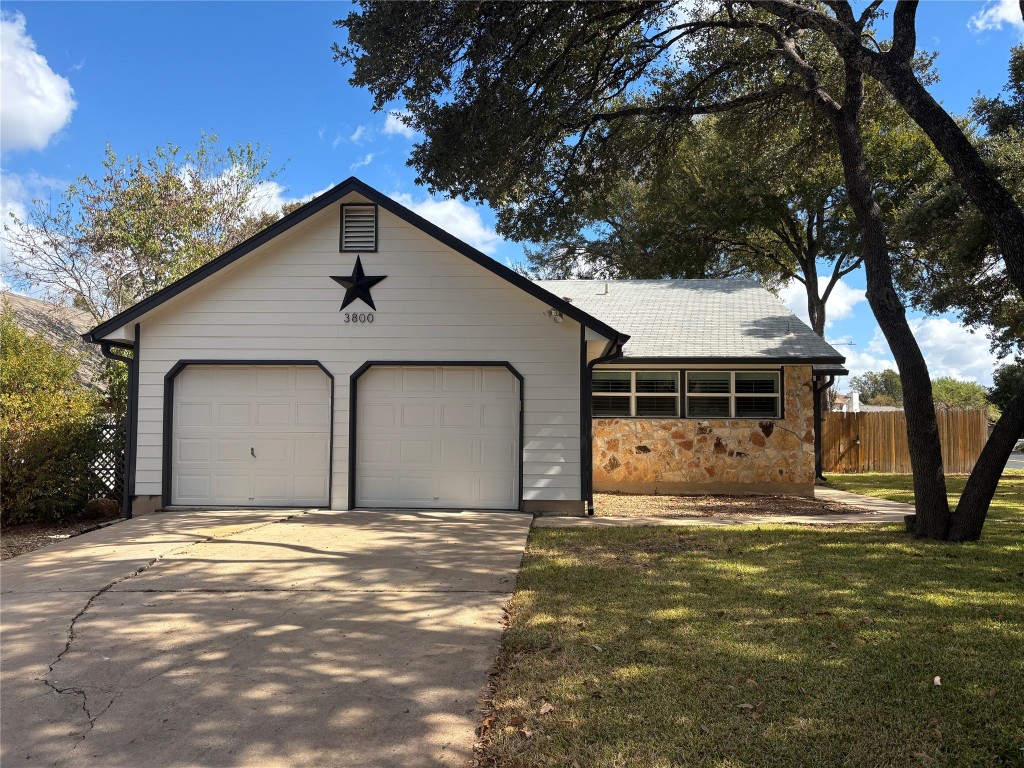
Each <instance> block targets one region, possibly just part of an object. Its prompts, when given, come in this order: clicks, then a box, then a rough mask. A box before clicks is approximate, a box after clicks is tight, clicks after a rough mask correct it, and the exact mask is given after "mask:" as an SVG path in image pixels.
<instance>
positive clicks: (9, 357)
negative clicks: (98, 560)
mask: <svg viewBox="0 0 1024 768" xmlns="http://www.w3.org/2000/svg"><path fill="white" fill-rule="evenodd" d="M80 362H81V361H80V360H79V359H78V357H77V356H76V355H75V354H74V353H72V352H71V351H70V350H68V349H66V348H62V347H56V346H54V345H53V344H50V343H49V342H48V341H46V340H45V339H44V338H42V337H40V336H35V335H31V334H29V333H27V332H26V331H25V330H24V329H22V328H21V327H20V326H19V325H18V324H17V322H16V320H15V316H14V313H13V312H12V311H10V309H9V308H8V307H6V306H4V307H2V308H0V471H2V474H3V485H2V501H3V504H2V508H3V522H4V523H5V524H17V523H24V522H28V521H30V520H36V519H51V518H60V517H65V516H67V515H70V514H74V513H75V512H78V511H81V509H82V508H83V506H84V505H85V502H86V501H88V500H89V499H90V498H92V497H93V496H95V495H96V494H98V493H100V492H102V491H103V487H102V485H101V483H100V482H99V480H98V478H97V477H96V476H95V474H94V473H93V472H92V471H91V465H92V463H93V461H94V460H95V458H96V452H97V450H98V441H97V437H98V433H97V430H96V416H97V412H98V408H99V405H100V403H99V398H98V396H97V395H96V394H95V393H94V392H92V391H90V390H88V389H86V387H85V386H84V385H83V384H82V383H81V382H80V381H79V380H78V375H77V374H78V366H79V364H80Z"/></svg>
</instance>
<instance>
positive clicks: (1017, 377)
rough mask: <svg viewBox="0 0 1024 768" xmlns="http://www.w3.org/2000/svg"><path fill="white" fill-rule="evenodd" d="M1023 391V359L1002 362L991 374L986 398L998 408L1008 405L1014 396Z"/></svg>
mask: <svg viewBox="0 0 1024 768" xmlns="http://www.w3.org/2000/svg"><path fill="white" fill-rule="evenodd" d="M1021 392H1024V360H1015V361H1013V362H1009V363H1004V364H1003V365H1000V366H999V367H998V368H996V370H995V373H993V374H992V387H991V388H990V389H989V390H988V399H989V401H990V402H991V403H992V404H993V405H995V406H996V407H997V408H999V409H1000V410H1005V409H1006V408H1007V407H1009V405H1010V403H1011V401H1012V400H1013V398H1014V397H1016V396H1017V395H1019V394H1020V393H1021Z"/></svg>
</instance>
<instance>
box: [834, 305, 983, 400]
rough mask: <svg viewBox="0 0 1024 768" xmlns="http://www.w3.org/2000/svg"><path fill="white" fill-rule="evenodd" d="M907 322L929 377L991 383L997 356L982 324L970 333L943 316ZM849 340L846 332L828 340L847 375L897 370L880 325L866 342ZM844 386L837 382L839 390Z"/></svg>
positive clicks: (914, 319)
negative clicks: (846, 369) (864, 343)
mask: <svg viewBox="0 0 1024 768" xmlns="http://www.w3.org/2000/svg"><path fill="white" fill-rule="evenodd" d="M908 322H909V323H910V328H911V330H912V331H913V333H914V338H916V339H917V343H918V345H919V346H920V347H921V352H922V353H923V354H924V359H925V362H927V363H928V373H929V374H930V375H931V377H932V378H933V379H937V378H940V377H942V376H951V377H953V378H954V379H960V380H961V381H974V382H977V383H978V384H982V385H984V386H989V385H990V384H991V383H992V371H993V370H994V369H995V366H996V364H997V363H998V360H997V359H996V357H995V356H994V355H993V354H992V353H991V352H989V345H988V339H987V338H986V336H985V329H984V328H982V329H980V330H978V331H975V332H974V333H971V331H970V329H968V328H966V327H965V326H963V325H960V324H959V323H956V322H953V321H952V320H949V319H948V318H945V317H912V318H908ZM850 340H851V339H850V336H842V337H840V338H838V339H829V342H830V343H831V344H833V345H835V346H836V348H837V349H838V350H839V351H840V352H841V353H842V354H844V355H846V367H847V368H848V369H849V370H850V376H851V377H853V376H859V375H861V374H863V373H864V372H866V371H883V370H885V369H886V368H891V369H892V370H897V369H896V363H895V361H894V360H893V356H892V352H891V351H890V350H889V344H888V343H887V342H886V340H885V336H884V335H883V334H882V329H881V328H878V327H877V326H876V327H875V330H874V334H873V335H872V337H871V340H870V341H869V342H868V343H867V344H866V345H863V346H860V345H849V342H850ZM847 381H849V379H847ZM848 388H849V387H848V386H846V385H842V386H841V389H843V390H846V389H848Z"/></svg>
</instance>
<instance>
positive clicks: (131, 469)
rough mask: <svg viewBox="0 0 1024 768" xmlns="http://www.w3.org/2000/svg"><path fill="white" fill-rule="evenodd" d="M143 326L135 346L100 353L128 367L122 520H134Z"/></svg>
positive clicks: (106, 346)
mask: <svg viewBox="0 0 1024 768" xmlns="http://www.w3.org/2000/svg"><path fill="white" fill-rule="evenodd" d="M139 335H140V333H139V324H138V323H136V324H135V345H134V346H133V345H131V344H128V343H125V342H121V341H103V342H100V352H101V353H102V354H103V356H104V357H105V358H107V359H108V360H116V361H118V362H121V363H124V364H125V365H126V366H128V403H127V405H126V407H125V414H124V457H123V464H122V468H121V474H122V477H121V517H123V518H124V519H125V520H131V518H132V498H133V497H134V495H135V454H136V451H137V450H138V445H139V414H138V405H139V349H140V348H141V344H140V342H139ZM115 347H116V348H117V349H130V350H132V356H131V357H127V356H124V355H118V354H115V352H114V348H115Z"/></svg>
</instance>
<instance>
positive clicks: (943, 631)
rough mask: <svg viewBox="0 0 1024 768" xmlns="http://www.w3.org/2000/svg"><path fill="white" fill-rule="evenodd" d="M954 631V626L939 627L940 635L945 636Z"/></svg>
mask: <svg viewBox="0 0 1024 768" xmlns="http://www.w3.org/2000/svg"><path fill="white" fill-rule="evenodd" d="M952 631H953V625H952V624H943V625H942V626H941V627H939V634H941V635H944V634H946V633H947V632H952Z"/></svg>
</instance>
